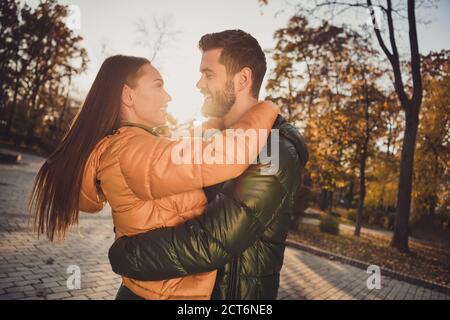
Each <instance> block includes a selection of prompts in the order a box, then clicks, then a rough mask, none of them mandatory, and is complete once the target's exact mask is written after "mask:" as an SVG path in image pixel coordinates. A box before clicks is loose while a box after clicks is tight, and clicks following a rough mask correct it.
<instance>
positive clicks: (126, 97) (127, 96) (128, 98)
mask: <svg viewBox="0 0 450 320" xmlns="http://www.w3.org/2000/svg"><path fill="white" fill-rule="evenodd" d="M121 102H122V104H123V105H125V106H126V107H131V106H132V105H133V90H132V89H131V88H130V87H129V86H128V85H126V84H124V85H123V89H122V97H121Z"/></svg>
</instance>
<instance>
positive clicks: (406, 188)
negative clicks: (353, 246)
mask: <svg viewBox="0 0 450 320" xmlns="http://www.w3.org/2000/svg"><path fill="white" fill-rule="evenodd" d="M413 110H414V109H413ZM413 112H414V111H412V112H411V113H413ZM418 125H419V116H418V110H417V111H416V112H414V114H409V115H408V114H407V115H406V126H405V136H404V138H403V145H402V156H401V160H400V179H399V186H398V193H397V213H396V216H395V226H394V236H393V238H392V243H391V245H392V246H393V247H395V248H397V249H398V250H399V251H400V252H408V251H409V247H408V236H409V216H410V210H411V191H412V183H413V168H414V149H415V146H416V137H417V127H418Z"/></svg>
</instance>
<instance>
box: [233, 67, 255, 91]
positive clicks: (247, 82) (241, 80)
mask: <svg viewBox="0 0 450 320" xmlns="http://www.w3.org/2000/svg"><path fill="white" fill-rule="evenodd" d="M237 81H238V82H237V90H238V91H243V90H246V89H250V88H251V86H252V69H250V68H249V67H244V68H242V70H241V71H239V73H238V79H237Z"/></svg>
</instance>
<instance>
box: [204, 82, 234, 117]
mask: <svg viewBox="0 0 450 320" xmlns="http://www.w3.org/2000/svg"><path fill="white" fill-rule="evenodd" d="M208 93H209V94H210V97H211V98H210V99H205V101H204V103H203V107H202V114H203V116H205V117H218V118H221V117H223V116H224V115H226V114H227V113H228V112H229V111H230V109H231V107H232V106H233V105H234V103H235V102H236V95H235V94H234V83H233V80H232V79H229V80H227V82H226V84H225V88H224V89H223V90H220V91H216V92H214V93H212V92H208Z"/></svg>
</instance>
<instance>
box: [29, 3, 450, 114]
mask: <svg viewBox="0 0 450 320" xmlns="http://www.w3.org/2000/svg"><path fill="white" fill-rule="evenodd" d="M26 2H27V3H29V4H30V5H32V6H33V5H35V4H36V3H37V0H30V1H26ZM59 2H60V3H62V4H67V5H72V6H74V8H77V9H76V10H79V18H80V19H79V25H78V26H77V28H76V30H75V32H76V33H77V34H79V35H81V36H82V37H83V42H82V44H83V46H84V47H85V48H86V49H87V52H88V55H89V59H90V63H89V66H88V70H87V71H86V72H85V74H83V75H80V76H77V78H76V79H74V81H73V88H72V91H73V93H74V95H75V96H77V97H79V98H80V99H81V100H83V99H84V97H85V96H86V94H87V92H88V90H89V88H90V86H91V84H92V82H93V80H94V78H95V75H96V74H97V72H98V70H99V68H100V65H101V63H102V62H103V60H104V58H106V56H107V55H112V54H125V55H137V56H145V57H149V55H150V50H149V49H148V48H146V47H144V46H142V45H139V44H137V42H138V40H139V39H140V38H141V37H140V36H139V33H138V32H137V27H136V24H137V23H138V21H140V20H141V21H145V23H146V24H147V25H148V26H149V27H151V26H152V21H153V20H152V19H153V18H156V19H158V20H159V21H161V20H162V19H164V18H165V19H166V21H168V22H169V30H171V31H175V32H177V35H176V36H175V38H174V39H173V40H172V41H171V43H170V45H167V46H165V47H164V48H163V49H162V50H161V51H160V52H159V53H158V56H157V58H156V60H155V61H154V65H155V66H156V67H157V68H158V69H159V70H160V72H161V74H162V76H163V78H164V80H165V83H166V89H167V91H168V92H169V94H170V95H171V96H172V101H171V103H170V104H169V112H170V113H172V114H173V115H174V116H175V117H176V118H177V119H178V120H179V121H180V122H184V121H186V120H188V119H190V118H192V117H197V118H198V117H199V115H200V108H201V104H202V96H201V95H200V93H199V91H198V89H197V88H196V87H195V84H196V82H197V81H198V79H199V77H200V72H199V64H200V58H201V53H200V51H199V50H198V47H197V44H198V40H199V39H200V37H201V36H202V35H203V34H205V33H210V32H217V31H222V30H225V29H243V30H244V31H246V32H249V33H250V34H252V35H253V36H254V37H255V38H256V39H257V40H258V41H259V43H260V45H261V47H262V48H263V49H270V48H273V47H274V45H275V41H274V40H273V34H274V32H275V31H276V30H277V29H279V28H281V27H284V26H285V25H286V23H287V21H288V19H289V18H290V17H291V16H292V14H293V12H294V7H293V5H292V4H295V3H297V2H298V1H296V0H272V1H270V2H269V5H268V6H263V7H261V6H260V5H259V3H258V0H227V1H223V0H128V1H120V0H70V1H66V0H61V1H59ZM449 14H450V0H441V1H440V2H439V3H438V9H432V10H425V11H423V13H422V18H424V19H426V20H430V19H431V20H432V23H430V24H426V25H419V26H418V34H419V44H420V51H421V52H422V53H427V52H429V51H430V50H434V51H437V50H441V49H450V19H449ZM367 18H368V16H367V15H366V14H365V13H364V12H363V13H362V14H361V13H358V14H353V15H348V16H346V17H344V19H347V20H349V23H364V22H365V21H367ZM78 27H79V28H78ZM403 36H406V37H407V33H405V34H404V35H403ZM102 47H103V48H104V50H102ZM267 60H268V69H269V70H268V72H270V68H271V67H272V66H273V63H272V61H271V60H270V56H267ZM266 79H267V76H266ZM264 86H265V84H263V87H264ZM264 95H265V91H264V90H262V92H261V97H264Z"/></svg>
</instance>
